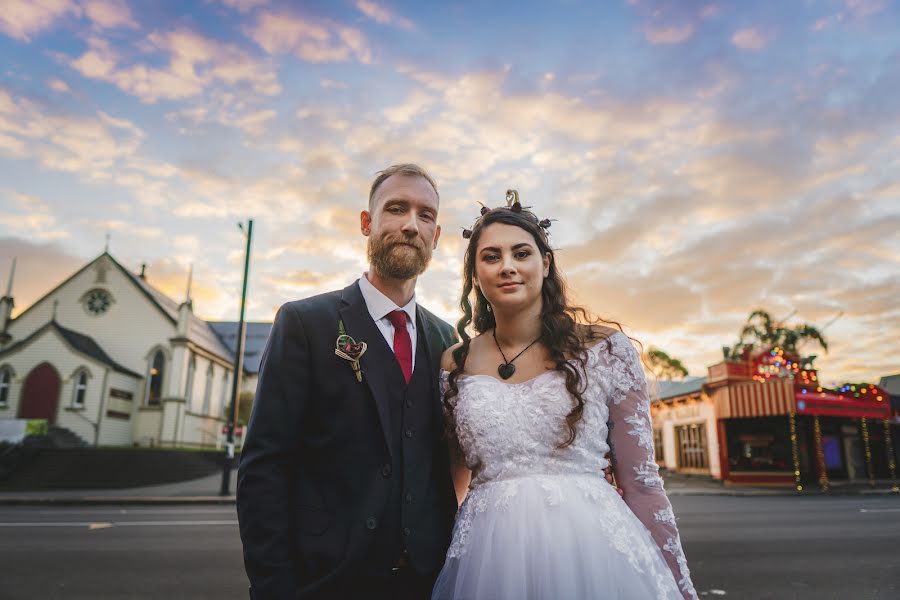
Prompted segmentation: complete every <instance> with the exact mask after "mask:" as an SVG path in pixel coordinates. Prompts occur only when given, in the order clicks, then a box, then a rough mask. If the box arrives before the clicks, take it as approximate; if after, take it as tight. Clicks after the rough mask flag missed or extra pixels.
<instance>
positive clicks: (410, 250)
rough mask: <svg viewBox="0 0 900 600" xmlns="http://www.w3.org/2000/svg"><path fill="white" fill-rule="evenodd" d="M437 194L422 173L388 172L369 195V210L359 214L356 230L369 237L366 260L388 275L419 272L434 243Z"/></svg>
mask: <svg viewBox="0 0 900 600" xmlns="http://www.w3.org/2000/svg"><path fill="white" fill-rule="evenodd" d="M437 214H438V196H437V193H436V192H435V191H434V188H432V187H431V184H430V183H428V181H427V180H426V179H425V178H424V177H419V176H408V175H400V174H397V175H391V176H390V177H388V178H387V179H385V180H384V182H383V183H382V184H381V186H379V188H378V190H376V192H375V196H374V197H373V198H372V210H371V212H370V211H367V210H364V211H363V212H362V214H361V215H360V230H361V231H362V233H363V235H365V236H367V237H368V238H369V241H368V255H369V264H370V265H371V266H372V268H373V269H374V270H375V272H376V273H377V274H378V275H380V276H382V277H387V278H391V279H400V280H406V279H412V278H414V277H417V276H418V275H420V274H422V272H424V271H425V268H426V267H427V266H428V263H429V262H430V261H431V251H432V250H433V249H434V248H436V247H437V242H438V238H439V237H440V236H441V226H440V225H438V224H437Z"/></svg>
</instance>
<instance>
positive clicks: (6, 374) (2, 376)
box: [0, 367, 12, 408]
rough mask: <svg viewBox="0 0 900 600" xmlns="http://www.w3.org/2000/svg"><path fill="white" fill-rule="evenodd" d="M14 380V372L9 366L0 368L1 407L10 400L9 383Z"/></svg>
mask: <svg viewBox="0 0 900 600" xmlns="http://www.w3.org/2000/svg"><path fill="white" fill-rule="evenodd" d="M11 382H12V372H11V371H10V369H9V367H3V368H2V369H0V408H5V407H6V403H7V402H8V401H9V385H10V383H11Z"/></svg>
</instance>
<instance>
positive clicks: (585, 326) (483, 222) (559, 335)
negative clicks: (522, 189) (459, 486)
mask: <svg viewBox="0 0 900 600" xmlns="http://www.w3.org/2000/svg"><path fill="white" fill-rule="evenodd" d="M494 223H502V224H504V225H513V226H515V227H519V228H521V229H524V230H525V231H527V232H528V233H529V234H530V235H531V237H533V238H534V241H535V243H536V244H537V247H538V253H539V254H540V255H541V256H545V255H546V254H547V253H549V254H550V258H551V260H550V272H549V274H548V275H547V277H546V278H544V285H543V288H542V289H541V300H542V306H541V337H540V341H541V343H542V344H543V345H544V347H545V348H547V350H548V352H549V353H550V358H551V360H553V362H554V363H555V364H556V367H555V370H557V371H561V372H562V373H564V374H565V376H566V389H567V390H568V391H569V393H570V394H571V395H572V397H573V398H574V400H575V404H574V406H573V407H572V410H570V411H569V414H568V415H566V426H567V429H568V435H567V437H566V439H565V440H564V441H563V442H562V443H560V444H559V446H558V447H559V448H566V447H567V446H569V445H571V444H572V442H574V441H575V435H576V431H575V426H576V425H577V424H578V422H579V421H581V418H582V415H583V413H584V396H583V394H584V392H585V390H586V385H585V382H584V381H583V380H582V379H583V378H582V375H581V373H582V372H583V370H584V366H585V361H586V360H587V348H588V346H590V345H591V343H592V342H594V341H597V340H600V339H605V340H606V343H607V344H608V346H609V349H610V351H611V350H612V343H611V342H610V341H609V336H608V335H606V334H603V333H598V332H597V330H596V329H595V328H593V327H591V326H590V325H592V324H597V323H599V322H602V323H608V324H611V325H615V326H616V328H618V329H619V330H620V331H621V330H622V326H621V325H619V323H617V322H615V321H607V320H605V319H596V318H595V319H592V318H590V317H589V315H588V313H587V311H586V310H585V309H583V308H581V307H579V306H572V305H570V304H569V299H568V293H567V290H566V283H565V281H564V279H563V277H562V274H561V273H560V272H559V270H558V269H557V267H556V259H555V256H554V254H553V248H551V247H550V241H549V239H548V238H547V233H546V231H545V230H544V227H542V226H541V224H540V222H539V221H538V218H537V217H536V216H535V215H534V213H532V212H530V211H528V210H526V209H524V208H522V209H521V210H513V209H512V208H509V207H505V206H504V207H500V208H494V209H491V210H490V211H487V212H485V213H484V214H483V215H482V217H481V218H480V219H479V220H478V222H477V223H476V224H475V226H474V227H473V228H472V231H471V233H472V235H471V236H470V238H469V245H468V247H467V248H466V254H465V260H464V263H463V290H462V297H461V298H460V301H459V307H460V309H462V312H463V316H462V318H461V319H460V320H459V322H458V323H457V324H456V331H457V332H458V333H459V336H460V338H461V339H462V344H461V345H460V346H459V347H457V348H456V349H455V350H454V351H453V360H454V363H455V364H454V368H453V370H452V371H451V372H450V375H449V377H448V389H447V391H446V392H445V394H444V405H445V406H446V409H447V417H448V418H447V428H448V429H447V432H448V435H449V436H450V438H451V439H452V440H455V438H456V435H455V431H456V418H455V414H454V405H453V403H452V402H451V399H452V398H453V397H455V396H457V395H458V394H459V387H458V385H457V379H458V378H459V376H460V375H461V374H462V372H463V371H464V370H465V367H466V359H467V358H468V356H469V345H470V343H471V341H472V340H471V337H470V336H469V334H468V333H467V332H466V328H467V327H468V326H469V325H470V324H471V325H472V326H473V328H474V329H475V331H476V332H477V333H479V334H480V333H484V332H486V331H490V330H491V329H493V328H494V327H495V325H496V323H495V321H494V314H493V313H492V312H491V311H490V309H489V304H488V301H487V298H485V296H484V294H482V293H481V289H480V288H478V287H476V286H475V285H474V276H475V260H476V255H477V250H478V240H479V239H481V234H482V232H483V231H484V229H485V227H488V226H489V225H493V224H494ZM473 291H474V298H475V306H474V308H473V307H472V304H471V301H470V297H471V296H472V295H473ZM579 321H580V322H579ZM572 360H574V361H575V362H576V363H577V364H578V366H579V367H580V369H579V368H576V367H575V366H574V365H573V364H572V362H571V361H572Z"/></svg>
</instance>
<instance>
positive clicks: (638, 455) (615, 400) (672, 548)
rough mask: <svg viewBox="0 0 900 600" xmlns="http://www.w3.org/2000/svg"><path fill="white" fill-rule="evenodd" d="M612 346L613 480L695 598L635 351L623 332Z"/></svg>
mask: <svg viewBox="0 0 900 600" xmlns="http://www.w3.org/2000/svg"><path fill="white" fill-rule="evenodd" d="M616 337H617V338H620V339H619V340H617V341H618V342H619V343H616V344H614V350H613V360H612V365H611V367H612V369H613V370H614V371H615V374H614V375H613V378H614V381H615V389H614V390H613V394H612V397H611V399H610V402H609V428H610V432H609V441H610V447H611V449H612V454H613V470H614V472H615V475H616V483H617V484H618V486H619V487H620V488H621V489H622V491H623V492H624V493H625V503H626V504H627V505H628V507H629V508H630V509H631V510H632V512H634V514H635V515H636V516H637V517H638V519H640V521H641V522H642V523H643V524H644V526H645V527H646V528H647V529H648V530H649V531H650V534H651V535H652V536H653V539H654V541H655V542H656V543H657V545H658V546H659V548H660V549H661V550H662V554H663V556H664V557H665V559H666V562H667V563H668V564H669V568H671V569H672V573H673V574H674V575H675V581H676V582H677V583H678V588H679V590H681V593H682V594H683V596H684V597H685V598H691V599H696V598H697V592H696V591H695V590H694V585H693V583H692V582H691V574H690V571H689V570H688V565H687V559H686V558H685V556H684V551H683V550H682V548H681V539H680V537H679V535H678V528H677V527H676V525H675V515H674V513H673V512H672V505H671V504H670V503H669V499H668V498H667V497H666V492H665V490H664V488H663V480H662V478H661V477H660V476H659V468H658V467H657V465H656V459H655V457H654V453H653V430H652V429H651V427H650V399H649V397H648V395H647V384H646V381H645V379H644V373H643V371H642V370H641V366H640V359H639V357H638V354H637V352H636V351H635V349H634V348H633V347H632V346H631V344H630V343H629V342H628V340H627V338H625V337H624V336H621V335H619V336H616Z"/></svg>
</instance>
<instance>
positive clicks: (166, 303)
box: [114, 261, 234, 361]
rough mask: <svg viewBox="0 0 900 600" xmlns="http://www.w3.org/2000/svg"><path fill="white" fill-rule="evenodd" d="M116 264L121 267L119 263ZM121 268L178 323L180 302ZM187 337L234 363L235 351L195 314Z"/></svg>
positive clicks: (190, 319)
mask: <svg viewBox="0 0 900 600" xmlns="http://www.w3.org/2000/svg"><path fill="white" fill-rule="evenodd" d="M114 262H115V261H114ZM116 264H117V265H119V263H116ZM119 267H120V268H121V269H122V271H123V272H124V273H125V274H126V275H127V276H128V277H129V278H130V279H131V280H132V281H133V282H134V283H135V285H137V286H138V287H139V288H140V289H141V291H143V292H144V294H146V295H147V296H148V297H149V298H150V300H151V301H152V302H153V303H154V304H156V306H158V307H159V308H160V310H162V311H163V312H164V313H165V314H166V316H168V317H169V318H170V319H171V320H172V322H173V323H177V322H178V307H179V306H180V304H179V303H178V302H176V301H174V300H172V299H171V298H169V297H168V296H166V295H165V294H163V293H162V292H160V291H159V290H158V289H156V288H155V287H153V286H152V285H150V284H149V283H147V282H146V281H145V280H143V279H141V278H140V277H139V276H138V275H135V274H134V273H132V272H131V271H129V270H128V269H126V268H125V267H123V266H122V265H119ZM187 337H188V339H189V340H191V341H192V342H194V343H196V344H197V345H199V346H201V347H203V348H205V349H206V350H209V351H210V352H213V353H214V354H217V355H218V356H221V357H223V358H227V359H228V360H229V361H234V350H233V349H231V348H230V347H229V346H227V345H225V344H224V343H223V342H222V339H221V338H220V337H219V336H218V335H216V332H215V331H214V330H213V328H212V327H210V325H209V323H207V322H206V321H204V320H203V319H201V318H200V317H198V316H196V315H195V314H194V313H193V312H192V313H190V314H189V315H188V332H187Z"/></svg>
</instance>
